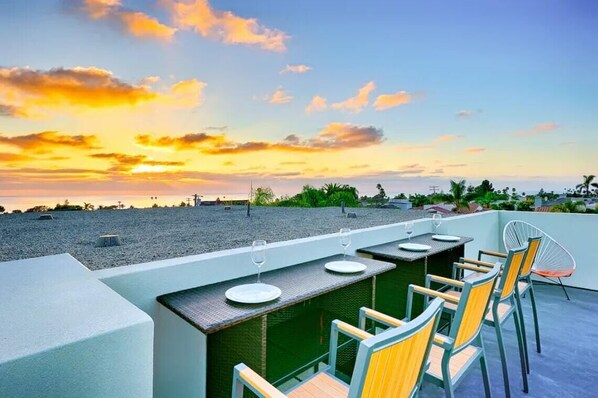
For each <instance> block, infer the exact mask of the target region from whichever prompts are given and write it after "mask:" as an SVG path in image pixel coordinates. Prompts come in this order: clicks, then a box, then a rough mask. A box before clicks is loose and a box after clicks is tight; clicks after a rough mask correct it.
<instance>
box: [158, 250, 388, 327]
mask: <svg viewBox="0 0 598 398" xmlns="http://www.w3.org/2000/svg"><path fill="white" fill-rule="evenodd" d="M340 259H342V256H332V257H328V258H324V259H320V260H316V261H311V262H308V263H304V264H299V265H295V266H291V267H286V268H282V269H278V270H275V271H270V272H266V273H264V274H262V282H264V283H268V284H271V285H274V286H277V287H279V288H280V289H281V290H282V295H281V296H280V297H279V298H278V299H277V300H275V301H273V302H270V303H266V304H258V305H247V304H236V303H233V302H230V301H228V300H227V299H226V298H225V296H224V292H225V291H226V290H227V289H229V288H231V287H233V286H237V285H241V284H244V283H254V282H255V276H253V275H252V276H249V277H245V278H239V279H235V280H230V281H226V282H221V283H217V284H214V285H208V286H202V287H197V288H193V289H188V290H183V291H180V292H176V293H170V294H166V295H163V296H160V297H158V301H159V302H160V303H161V304H162V305H164V306H166V307H167V308H169V309H170V310H171V311H173V312H175V313H176V314H178V315H179V316H180V317H182V318H183V319H185V320H186V321H187V322H189V323H190V324H191V325H193V326H194V327H196V328H197V329H199V330H200V331H201V332H202V333H205V334H210V333H214V332H217V331H218V330H221V329H224V328H228V327H230V326H233V325H235V324H238V323H241V322H245V321H247V320H250V319H253V318H258V317H260V316H262V315H265V314H268V313H271V312H274V311H278V310H280V309H282V308H285V307H289V306H291V305H293V304H296V303H299V302H301V301H305V300H308V299H310V298H313V297H316V296H319V295H322V294H325V293H328V292H331V291H333V290H336V289H339V288H342V287H344V286H348V285H351V284H353V283H356V282H359V281H362V280H365V279H369V278H372V277H373V276H374V275H377V274H380V273H383V272H386V271H389V270H391V269H394V268H395V265H394V264H391V263H387V262H382V261H376V260H370V259H366V258H360V257H350V256H347V259H348V260H351V261H357V262H361V263H363V264H365V265H367V269H366V270H365V271H364V272H362V273H358V274H337V273H333V272H329V271H327V270H326V269H325V268H324V264H325V263H326V262H329V261H334V260H340Z"/></svg>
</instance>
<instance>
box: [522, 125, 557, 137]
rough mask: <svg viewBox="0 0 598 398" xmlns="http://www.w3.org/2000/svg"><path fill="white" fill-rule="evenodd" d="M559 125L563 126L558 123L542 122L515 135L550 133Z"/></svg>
mask: <svg viewBox="0 0 598 398" xmlns="http://www.w3.org/2000/svg"><path fill="white" fill-rule="evenodd" d="M559 127H561V126H559V125H558V124H556V123H541V124H538V125H536V126H534V127H532V128H530V129H527V130H523V131H517V132H515V133H514V135H515V136H517V137H533V136H536V135H542V134H549V133H551V132H553V131H554V130H556V129H558V128H559Z"/></svg>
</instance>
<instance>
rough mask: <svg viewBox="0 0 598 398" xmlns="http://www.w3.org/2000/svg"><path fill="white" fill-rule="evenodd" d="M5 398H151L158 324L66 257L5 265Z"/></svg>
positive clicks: (1, 268) (0, 321)
mask: <svg viewBox="0 0 598 398" xmlns="http://www.w3.org/2000/svg"><path fill="white" fill-rule="evenodd" d="M0 303H2V304H1V305H0V397H2V398H12V397H14V398H17V397H18V398H29V397H30V398H38V397H61V398H80V397H111V398H119V397H122V398H127V397H151V396H152V393H153V391H152V378H153V374H152V363H153V322H152V319H151V318H150V317H149V316H148V315H147V314H145V313H144V312H143V311H140V310H139V309H138V308H136V307H135V306H134V305H132V304H131V303H129V302H128V301H127V300H125V299H124V298H122V297H121V296H119V295H118V294H116V293H115V292H114V291H113V290H112V289H110V288H108V287H107V286H106V285H105V284H103V283H102V282H100V281H98V280H97V279H96V278H95V276H94V274H93V273H92V272H91V271H89V270H88V269H86V268H85V267H84V266H83V265H81V263H79V262H78V261H77V260H75V259H74V258H73V257H71V256H70V255H68V254H61V255H56V256H48V257H39V258H32V259H26V260H18V261H9V262H3V263H0Z"/></svg>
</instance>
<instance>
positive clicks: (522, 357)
mask: <svg viewBox="0 0 598 398" xmlns="http://www.w3.org/2000/svg"><path fill="white" fill-rule="evenodd" d="M513 304H514V303H513ZM513 320H514V321H515V330H516V331H517V342H518V343H519V359H520V360H521V375H522V376H523V392H525V393H528V392H529V386H528V384H527V367H526V365H525V350H524V349H523V341H524V339H525V336H523V334H522V329H521V320H520V315H519V310H518V309H517V306H515V313H514V314H513Z"/></svg>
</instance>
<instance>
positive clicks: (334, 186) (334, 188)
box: [322, 182, 342, 196]
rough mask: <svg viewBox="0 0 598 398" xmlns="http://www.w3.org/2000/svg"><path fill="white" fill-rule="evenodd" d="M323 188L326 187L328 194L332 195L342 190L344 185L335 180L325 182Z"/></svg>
mask: <svg viewBox="0 0 598 398" xmlns="http://www.w3.org/2000/svg"><path fill="white" fill-rule="evenodd" d="M322 188H323V189H324V192H325V193H326V196H330V195H332V194H334V193H336V192H338V191H340V190H342V187H341V186H340V185H338V184H336V183H334V182H331V183H328V184H324V186H323V187H322Z"/></svg>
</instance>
